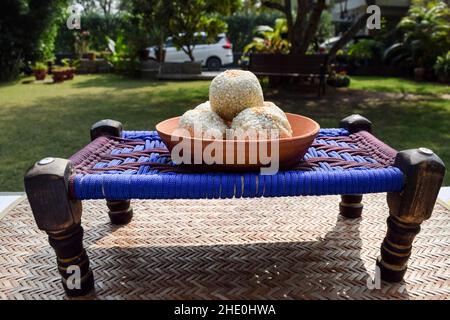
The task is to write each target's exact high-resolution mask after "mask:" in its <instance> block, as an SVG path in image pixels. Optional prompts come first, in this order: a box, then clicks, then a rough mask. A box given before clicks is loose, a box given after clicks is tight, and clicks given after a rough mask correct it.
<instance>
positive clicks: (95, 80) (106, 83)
mask: <svg viewBox="0 0 450 320" xmlns="http://www.w3.org/2000/svg"><path fill="white" fill-rule="evenodd" d="M166 84H167V82H166V81H159V80H156V79H155V80H150V79H133V78H128V77H123V76H119V75H114V74H106V75H105V74H98V75H91V76H90V77H89V78H86V79H83V80H82V81H77V82H75V83H74V84H73V87H74V88H95V87H100V88H113V89H121V90H126V89H137V88H142V87H159V86H163V85H166Z"/></svg>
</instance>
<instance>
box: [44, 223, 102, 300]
mask: <svg viewBox="0 0 450 320" xmlns="http://www.w3.org/2000/svg"><path fill="white" fill-rule="evenodd" d="M47 234H48V239H49V242H50V245H51V246H52V248H53V249H54V250H55V252H56V257H57V259H56V260H57V263H58V270H59V274H60V275H61V276H62V284H63V287H64V290H65V291H66V292H67V294H68V295H69V296H80V295H85V294H87V293H88V292H89V291H91V290H92V288H93V287H94V275H93V273H92V270H91V269H90V266H89V258H88V256H87V254H86V251H85V250H84V248H83V228H82V227H81V225H75V226H73V227H72V228H70V229H68V230H64V231H62V232H49V231H47Z"/></svg>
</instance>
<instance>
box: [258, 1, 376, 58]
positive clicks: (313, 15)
mask: <svg viewBox="0 0 450 320" xmlns="http://www.w3.org/2000/svg"><path fill="white" fill-rule="evenodd" d="M374 3H375V1H374V0H366V4H367V5H371V4H374ZM261 4H262V5H263V6H265V7H267V8H270V9H275V10H278V11H280V12H282V13H283V14H284V15H285V16H286V21H287V24H288V38H289V41H290V42H291V54H300V55H303V54H306V52H307V51H308V48H309V46H310V45H311V43H312V42H313V41H314V37H315V36H316V33H317V31H318V29H319V25H320V21H321V16H322V13H323V11H324V10H325V9H326V8H327V4H326V0H316V1H310V0H296V10H293V6H292V0H280V1H276V0H262V1H261ZM368 17H369V14H367V13H364V14H362V15H361V16H360V17H359V18H358V19H357V20H356V22H355V23H354V24H353V25H352V26H351V27H350V28H349V29H348V31H347V32H346V33H345V34H344V35H343V36H342V37H341V39H340V40H339V41H337V43H336V44H335V45H334V46H333V48H331V50H330V53H329V55H330V57H334V56H335V55H336V52H337V51H338V50H339V49H341V48H343V47H344V46H345V45H346V44H347V43H348V42H349V41H350V40H351V38H352V37H353V36H354V35H355V34H356V33H357V32H358V31H359V30H360V29H361V28H362V27H363V26H364V25H365V23H366V21H367V18H368Z"/></svg>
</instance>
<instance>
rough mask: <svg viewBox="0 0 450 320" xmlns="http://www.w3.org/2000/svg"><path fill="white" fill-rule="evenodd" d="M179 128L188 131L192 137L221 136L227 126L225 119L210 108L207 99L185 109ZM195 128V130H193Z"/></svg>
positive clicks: (223, 134)
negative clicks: (189, 108) (193, 107)
mask: <svg viewBox="0 0 450 320" xmlns="http://www.w3.org/2000/svg"><path fill="white" fill-rule="evenodd" d="M179 128H183V129H186V130H188V131H189V133H190V134H191V136H192V137H194V136H199V137H205V138H211V139H213V138H223V137H224V136H225V132H226V129H228V126H227V125H226V123H225V121H224V120H223V119H222V118H221V117H219V116H218V115H217V114H216V113H215V112H214V111H212V110H211V106H210V104H209V101H207V102H204V103H202V104H200V105H198V106H197V107H196V108H195V109H193V110H188V111H186V112H185V113H184V114H183V115H182V116H181V117H180V122H179ZM195 130H197V132H196V131H195Z"/></svg>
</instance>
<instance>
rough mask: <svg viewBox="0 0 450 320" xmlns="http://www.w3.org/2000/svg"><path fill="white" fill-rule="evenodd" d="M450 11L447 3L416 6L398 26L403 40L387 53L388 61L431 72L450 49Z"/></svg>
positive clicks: (387, 50) (385, 56) (419, 4)
mask: <svg viewBox="0 0 450 320" xmlns="http://www.w3.org/2000/svg"><path fill="white" fill-rule="evenodd" d="M449 19H450V10H449V8H448V5H447V4H446V3H445V2H439V3H436V2H430V3H428V4H427V5H425V4H424V3H420V2H419V3H416V4H414V5H413V6H411V8H410V9H409V11H408V15H407V16H406V17H404V18H403V19H402V20H401V21H400V23H399V24H398V26H397V29H398V30H399V31H400V32H401V33H402V35H403V39H402V41H400V42H396V43H394V44H393V45H392V46H390V47H389V48H388V49H386V51H385V53H384V58H385V60H386V61H388V62H390V63H391V64H393V65H398V64H400V63H402V64H407V65H408V66H410V67H421V68H431V67H432V66H433V65H434V63H435V61H436V58H437V57H438V56H439V55H442V54H444V53H446V52H447V51H448V50H449V49H450V28H449V23H448V21H449Z"/></svg>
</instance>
